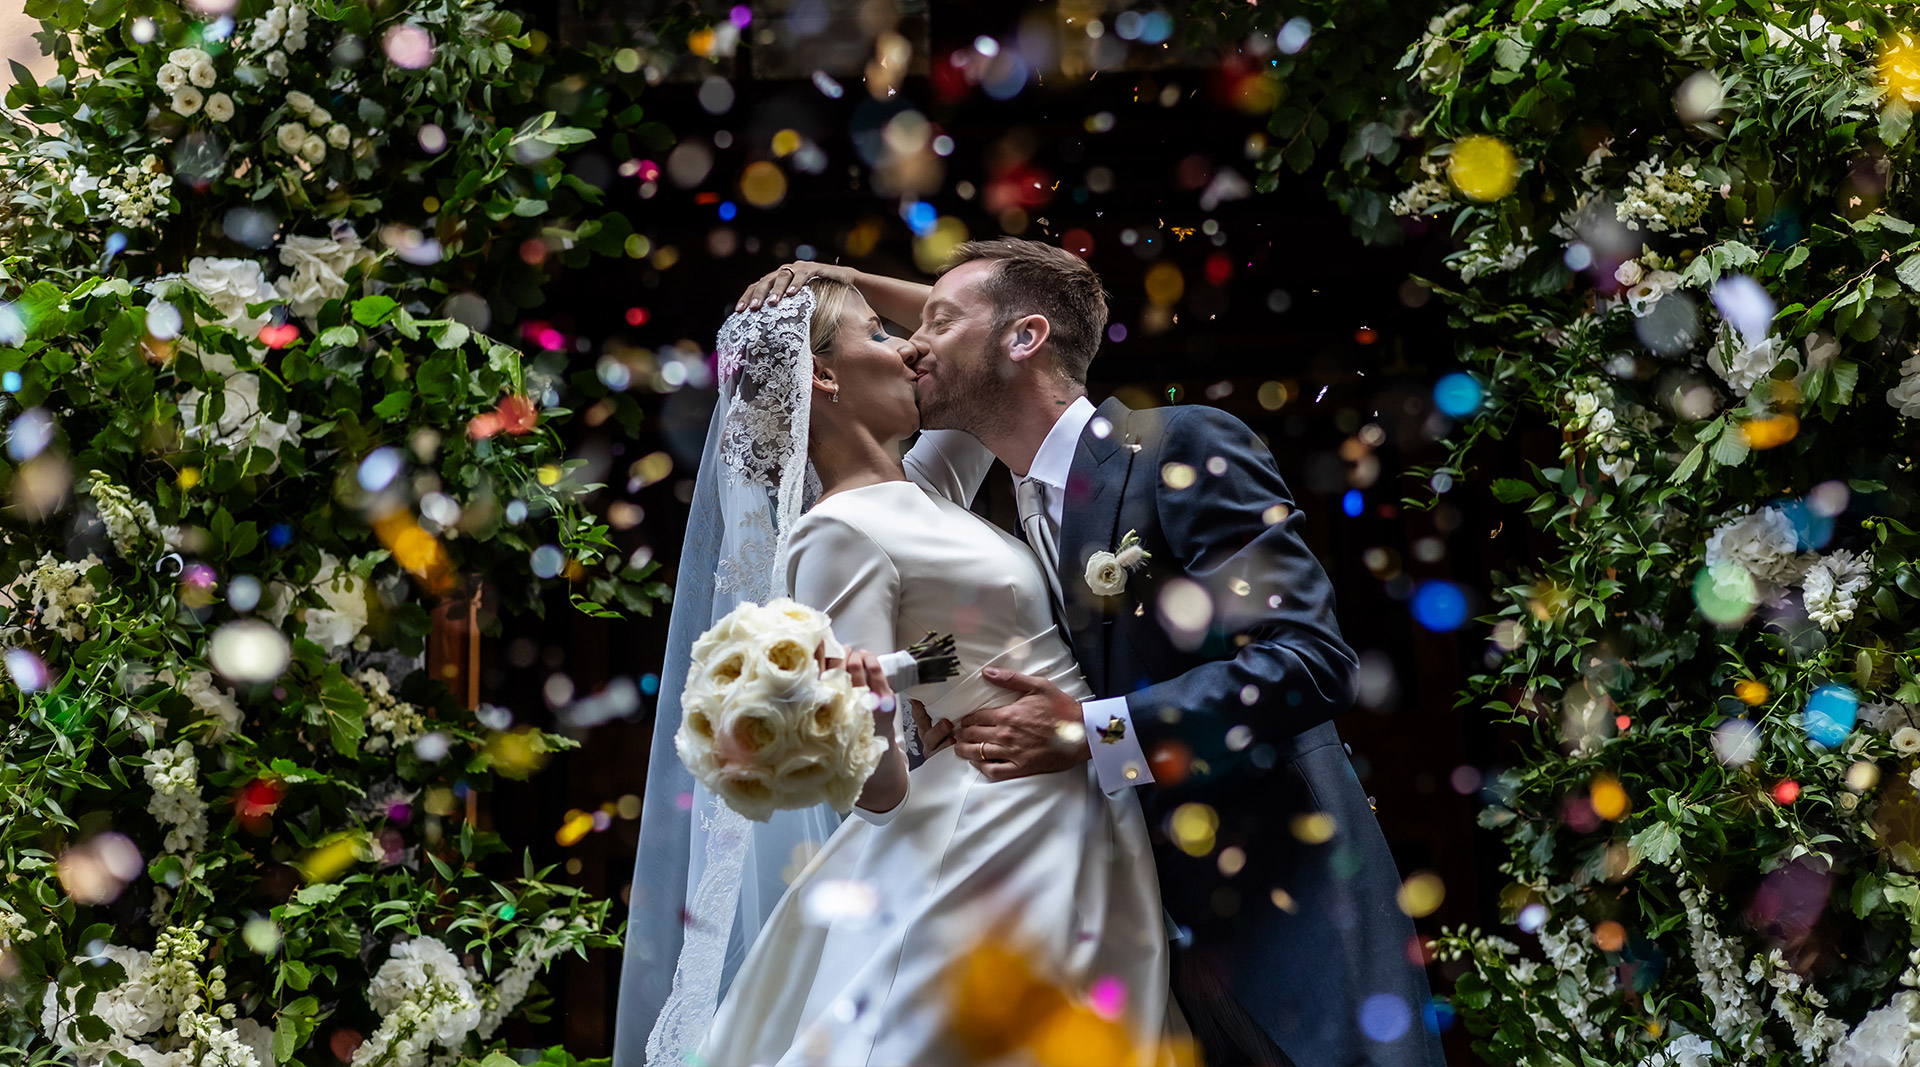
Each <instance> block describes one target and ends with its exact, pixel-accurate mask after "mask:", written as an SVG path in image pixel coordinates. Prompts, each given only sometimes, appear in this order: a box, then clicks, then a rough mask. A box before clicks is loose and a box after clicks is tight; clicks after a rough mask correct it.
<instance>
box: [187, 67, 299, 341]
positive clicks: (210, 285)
mask: <svg viewBox="0 0 1920 1067" xmlns="http://www.w3.org/2000/svg"><path fill="white" fill-rule="evenodd" d="M207 110H208V112H209V113H211V112H212V110H213V104H212V101H208V104H207ZM186 281H187V284H188V285H190V286H192V287H193V288H194V289H196V290H198V291H199V293H200V295H201V296H204V297H206V298H207V303H209V304H212V305H213V307H214V310H216V311H218V312H220V316H221V317H220V321H219V323H218V325H220V326H224V327H226V328H227V329H230V330H235V331H237V332H239V333H242V334H245V335H247V336H252V335H254V334H257V333H259V332H260V327H261V326H264V325H266V318H265V317H264V316H260V317H254V316H250V315H248V314H247V305H248V304H262V303H266V302H268V301H278V300H279V299H280V293H279V292H278V291H277V290H275V289H274V287H273V284H272V283H271V282H269V281H267V272H266V269H265V268H264V267H262V266H261V265H260V264H259V263H258V262H256V261H254V260H251V259H232V258H222V257H214V256H195V257H194V258H192V259H190V260H188V261H187V276H186ZM203 362H205V361H204V359H203ZM227 369H228V370H231V368H227Z"/></svg>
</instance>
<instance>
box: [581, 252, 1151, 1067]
mask: <svg viewBox="0 0 1920 1067" xmlns="http://www.w3.org/2000/svg"><path fill="white" fill-rule="evenodd" d="M891 284H894V285H899V286H901V288H902V290H903V291H902V292H899V293H890V292H889V293H882V294H877V295H876V300H877V301H879V302H881V303H883V304H884V305H885V306H886V308H887V310H888V311H890V312H894V313H896V315H895V317H896V319H897V320H902V321H904V320H907V319H908V317H909V316H910V317H911V321H910V322H909V324H910V325H911V324H917V321H918V317H919V316H918V308H919V306H920V300H919V298H920V295H921V294H920V293H918V292H911V291H907V290H917V289H918V288H919V287H913V286H908V285H906V284H905V283H891ZM718 355H719V360H720V377H721V380H722V384H721V403H720V406H719V408H717V409H716V411H715V414H714V422H713V428H712V429H711V430H710V432H709V437H708V454H707V456H706V457H705V458H704V459H703V462H702V466H701V468H700V475H699V479H700V484H699V485H698V486H697V487H696V491H695V496H694V501H693V503H694V516H693V519H692V520H691V521H690V524H689V531H688V553H687V556H686V558H685V559H683V562H682V568H681V575H682V578H681V589H680V592H679V594H678V595H676V598H675V606H674V620H673V635H672V637H670V639H669V649H668V659H667V664H666V671H665V672H664V673H666V677H665V678H663V682H662V689H661V694H662V697H663V699H662V701H661V706H660V709H659V714H658V718H657V719H656V722H655V724H654V736H655V744H654V750H653V751H654V759H653V762H652V764H651V768H650V771H649V782H648V791H647V803H646V809H645V814H644V815H643V821H642V841H641V857H640V861H639V864H638V869H637V873H636V878H635V882H634V888H633V892H634V894H635V895H634V900H633V910H634V919H633V923H632V924H631V929H630V933H629V950H628V959H627V970H626V974H625V975H624V976H623V983H622V984H623V989H622V996H621V1000H622V1006H621V1007H622V1012H623V1016H622V1018H621V1019H620V1030H619V1040H618V1044H617V1045H616V1050H615V1067H629V1065H635V1067H637V1065H638V1064H639V1063H641V1062H642V1060H641V1057H640V1055H639V1041H640V1040H641V1033H640V1032H638V1027H640V1026H644V1025H646V1024H647V1023H648V1022H651V1023H652V1026H651V1032H650V1034H647V1035H646V1037H645V1038H644V1039H645V1041H646V1054H645V1062H647V1063H650V1064H655V1065H666V1064H678V1063H681V1062H693V1063H705V1064H718V1065H725V1064H749V1063H754V1064H760V1063H780V1064H805V1063H817V1064H836V1065H839V1064H939V1063H958V1062H968V1061H970V1060H971V1059H974V1058H976V1054H977V1053H978V1052H979V1046H978V1045H977V1044H975V1045H973V1046H971V1047H972V1049H973V1051H972V1052H970V1051H969V1048H970V1046H969V1044H968V1042H969V1041H977V1039H978V1035H971V1034H967V1033H964V1032H962V1030H961V1029H960V1028H958V1027H957V1026H956V1023H955V1020H954V1010H955V1002H956V995H957V989H958V984H957V982H958V975H959V974H960V972H961V970H962V968H963V966H964V964H965V962H966V961H967V960H968V959H969V958H971V957H973V954H975V953H977V952H982V951H986V952H1000V953H1012V954H1016V955H1017V956H1018V957H1019V958H1020V959H1021V960H1022V961H1024V962H1023V966H1025V967H1027V968H1031V970H1032V972H1033V973H1034V975H1035V976H1036V977H1037V978H1039V979H1040V980H1042V981H1044V982H1045V983H1047V984H1048V985H1050V986H1052V987H1054V988H1056V989H1058V990H1060V991H1061V992H1062V993H1064V994H1065V996H1066V998H1068V1000H1067V1002H1068V1003H1076V1004H1086V1003H1088V997H1089V993H1090V991H1092V990H1094V989H1096V987H1097V988H1098V989H1099V990H1100V995H1099V996H1098V997H1097V1000H1098V1005H1097V1006H1098V1007H1099V1008H1100V1012H1099V1017H1101V1018H1104V1019H1107V1020H1110V1023H1109V1024H1106V1032H1107V1033H1108V1034H1110V1035H1111V1034H1114V1033H1116V1032H1117V1034H1118V1035H1119V1040H1120V1041H1121V1042H1123V1045H1124V1047H1128V1048H1130V1049H1132V1050H1133V1058H1135V1059H1136V1060H1138V1061H1141V1062H1150V1061H1152V1060H1153V1059H1155V1058H1156V1057H1160V1056H1163V1055H1165V1050H1166V1049H1167V1048H1168V1047H1169V1046H1167V1045H1165V1044H1164V1043H1163V1042H1164V1038H1165V1037H1166V1035H1167V1034H1168V1032H1169V1024H1170V1023H1171V1025H1172V1026H1173V1027H1178V1026H1179V1022H1178V1019H1177V1012H1176V1010H1175V1009H1174V1008H1173V1007H1172V1002H1171V999H1170V997H1169V995H1168V991H1167V967H1168V944H1167V938H1166V934H1165V931H1164V927H1163V925H1162V919H1161V908H1160V899H1159V889H1158V883H1157V881H1156V878H1155V874H1154V866H1153V855H1152V851H1151V849H1150V847H1149V844H1148V837H1147V830H1146V826H1145V823H1144V821H1143V818H1142V816H1141V812H1140V805H1139V803H1138V801H1137V800H1136V799H1135V798H1134V797H1133V796H1131V795H1129V794H1121V795H1118V796H1116V797H1108V796H1106V795H1104V794H1103V793H1102V792H1101V791H1100V788H1099V785H1098V781H1097V779H1096V778H1095V776H1094V771H1093V768H1092V765H1091V764H1080V765H1076V766H1075V767H1074V768H1072V769H1071V770H1066V771H1060V772H1056V773H1053V774H1041V775H1034V776H1031V777H1025V778H1017V779H1012V780H1008V781H999V782H995V781H990V780H989V779H988V778H987V777H986V776H984V775H983V774H982V773H981V772H980V770H979V769H977V768H976V767H975V766H974V765H973V764H970V763H967V762H965V761H963V760H961V759H959V758H958V757H957V755H956V753H955V751H954V749H953V748H952V747H951V746H947V747H942V748H939V749H938V750H937V751H934V752H932V753H931V754H929V755H927V756H926V757H925V760H924V762H921V763H920V764H919V765H918V766H916V767H914V768H913V769H912V770H911V772H910V773H909V771H908V761H907V757H906V754H905V753H904V752H903V750H902V746H901V745H899V744H897V743H895V744H892V745H891V747H890V749H889V752H888V754H887V757H886V760H885V762H883V764H882V766H881V768H880V769H879V770H878V771H876V772H875V773H874V775H873V777H872V778H870V779H869V780H868V784H867V788H866V791H865V792H864V793H863V794H862V796H861V798H860V800H859V803H858V806H857V807H856V809H855V815H854V817H851V818H848V819H846V820H845V821H844V822H842V823H841V824H840V825H839V826H838V828H837V829H831V833H830V836H829V835H828V834H827V833H826V832H825V831H827V830H828V829H830V828H831V825H832V819H831V816H830V813H825V814H823V812H821V811H815V812H801V813H781V817H777V818H776V819H775V820H774V821H773V822H772V823H768V824H756V825H754V826H748V825H746V824H745V823H744V820H741V819H740V817H739V816H737V815H734V814H733V813H732V812H731V810H730V809H726V808H725V807H724V806H722V805H719V804H718V803H717V802H716V801H714V800H712V798H710V797H709V796H707V795H706V794H704V792H703V791H702V790H701V789H700V788H699V787H698V786H697V785H695V784H692V783H691V782H690V780H689V779H687V778H686V776H685V774H684V770H683V769H682V768H680V767H679V765H678V761H677V760H675V759H674V758H673V756H672V754H671V753H672V748H671V744H670V743H669V744H668V745H667V746H666V747H665V752H664V753H663V751H662V745H661V739H662V738H671V736H672V734H673V732H674V730H675V728H676V727H677V726H678V717H679V710H678V706H677V700H676V699H675V695H677V692H678V687H679V685H680V683H681V678H682V677H683V675H684V670H685V661H686V659H687V644H688V642H689V641H690V639H691V635H692V634H697V633H698V632H699V630H701V629H703V628H704V627H705V626H706V625H707V624H708V623H709V622H710V621H711V620H712V619H714V618H717V617H718V616H720V615H722V614H724V613H725V611H727V610H729V609H730V608H731V607H732V605H733V604H734V603H737V602H738V601H739V600H741V599H765V598H767V597H770V596H776V595H780V594H783V593H788V592H790V593H791V594H792V595H793V596H794V598H795V599H798V600H800V601H802V602H803V603H806V604H810V605H812V606H814V607H816V608H819V609H821V610H823V611H825V612H826V613H827V614H828V615H829V616H830V617H831V618H832V620H833V629H834V634H835V637H836V638H837V639H838V640H839V641H840V642H841V643H842V644H843V645H845V646H847V647H848V648H850V649H865V650H871V651H875V652H879V651H887V650H891V649H895V648H902V647H905V646H906V645H908V644H910V643H912V642H914V641H916V640H918V639H920V638H921V637H922V636H923V635H925V634H926V633H928V632H929V631H936V630H937V631H940V632H951V633H953V634H954V637H955V641H956V644H957V647H958V652H959V659H960V664H961V666H960V674H959V675H958V676H957V677H956V678H954V679H952V680H951V681H947V682H942V683H939V684H935V685H921V686H917V687H914V688H912V689H909V690H907V691H906V693H904V694H903V695H904V696H905V697H907V698H910V699H911V700H913V701H914V702H916V704H924V706H925V716H926V718H925V719H922V720H921V721H922V722H923V723H926V722H929V721H937V720H957V719H959V718H960V717H961V716H963V715H965V714H966V713H968V712H970V711H974V710H976V709H979V708H983V707H989V706H994V705H997V704H1003V703H1006V702H1008V701H1009V700H1011V699H1012V698H1013V695H1014V694H1012V692H1011V691H1009V690H1006V689H1002V688H998V687H995V686H992V685H989V684H988V683H987V682H986V680H985V678H984V676H983V670H984V669H986V668H988V667H997V668H1005V669H1011V670H1017V671H1019V672H1021V673H1024V674H1031V675H1038V676H1042V677H1045V678H1048V679H1049V680H1051V681H1052V682H1054V683H1055V684H1056V685H1058V686H1060V688H1061V689H1063V690H1065V691H1067V692H1068V693H1070V694H1073V695H1076V696H1081V697H1085V696H1088V695H1090V694H1089V693H1088V691H1087V689H1086V686H1085V683H1084V682H1083V681H1082V680H1081V678H1080V674H1079V670H1078V668H1077V666H1076V665H1075V663H1074V661H1073V658H1072V654H1071V652H1070V651H1069V650H1068V646H1067V642H1066V641H1065V639H1064V638H1063V636H1062V635H1061V634H1060V633H1059V631H1058V630H1057V629H1056V628H1055V624H1054V620H1053V617H1052V611H1051V609H1050V607H1049V596H1048V592H1047V585H1046V582H1045V579H1044V577H1043V576H1042V572H1041V570H1040V565H1039V563H1038V562H1037V560H1036V559H1035V557H1034V555H1033V554H1032V552H1031V550H1029V549H1028V547H1027V546H1026V544H1025V543H1024V542H1022V541H1020V540H1018V539H1016V538H1013V537H1011V536H1009V535H1007V534H1005V533H1003V532H1001V531H1000V530H999V529H998V528H996V527H994V526H992V525H990V524H989V523H987V522H986V521H984V520H982V519H981V518H979V517H978V516H976V515H974V514H973V513H972V512H970V511H968V510H967V504H968V503H970V501H971V498H972V495H973V491H974V489H975V487H977V486H978V485H979V483H980V481H981V479H982V477H983V476H984V475H985V473H986V468H987V465H988V464H990V463H991V461H992V456H991V454H989V453H988V452H987V451H986V449H985V448H984V447H982V446H980V445H979V444H978V443H977V442H975V441H973V439H972V438H970V437H966V436H965V435H961V434H957V433H956V432H953V431H929V432H927V433H923V434H921V436H920V440H919V442H918V443H917V444H916V445H915V447H914V448H913V450H912V451H911V452H909V453H908V454H907V455H906V456H905V457H902V455H901V451H900V442H901V441H902V440H903V439H905V438H907V437H909V436H911V435H912V434H913V433H914V432H915V431H916V430H917V429H918V428H919V414H918V411H917V409H916V406H915V381H916V378H915V374H914V364H915V362H916V360H917V358H918V353H917V351H916V350H915V348H914V347H913V346H912V345H911V344H910V343H908V342H907V341H904V340H901V339H899V338H896V337H892V336H889V335H888V333H887V332H886V330H885V328H884V326H883V325H882V322H881V320H880V318H879V317H878V315H876V314H875V312H874V309H873V308H872V307H871V306H870V305H869V304H868V302H867V300H866V299H865V298H864V297H863V295H862V294H861V292H859V291H857V290H855V289H854V288H853V287H851V286H849V285H846V284H844V283H841V282H837V281H832V280H829V279H824V278H816V279H813V280H812V281H810V282H809V283H808V284H807V285H806V286H804V287H802V288H801V289H800V290H799V292H798V293H797V294H795V295H793V296H790V297H788V298H786V299H785V300H784V301H781V302H778V303H769V304H768V305H767V306H766V307H764V308H759V309H753V310H745V311H741V312H738V313H736V314H735V315H733V316H732V317H731V318H730V319H728V321H727V324H726V326H725V327H724V328H723V330H722V333H721V337H720V344H719V350H718ZM816 476H817V479H818V481H817V485H814V484H811V482H812V478H813V477H816ZM807 500H811V501H812V505H811V507H810V508H807V509H805V510H804V513H802V504H803V502H805V501H807ZM703 512H704V513H705V514H703ZM716 554H717V558H715V557H716ZM709 569H710V570H711V571H712V572H713V574H714V577H713V578H712V580H711V581H709V582H705V583H704V584H703V582H702V580H701V579H702V578H703V576H704V575H705V574H706V572H707V571H708V570H709ZM683 613H684V614H685V616H686V618H685V620H684V624H683ZM676 646H677V647H676ZM848 659H849V663H850V666H851V665H853V664H856V663H862V662H866V661H867V657H866V656H865V655H864V654H862V653H859V652H849V653H848ZM870 684H873V683H870ZM876 692H881V693H884V682H880V683H879V685H878V687H877V688H876ZM890 706H891V702H890V701H889V702H886V703H885V704H883V707H890ZM875 721H876V729H877V730H879V731H880V732H881V734H882V736H883V737H885V738H887V739H888V740H889V741H890V742H893V741H894V739H895V732H894V716H893V715H892V714H891V713H890V711H889V712H876V714H875ZM925 729H926V727H925V725H923V726H922V730H923V731H924V730H925ZM676 772H678V773H676ZM656 786H657V787H658V788H656ZM689 800H690V801H691V803H689V802H688V801H689ZM813 834H818V836H819V837H825V844H824V845H822V846H820V847H819V849H818V851H817V852H816V853H814V854H813V855H812V857H811V859H809V860H807V861H806V862H805V863H804V866H801V867H799V869H798V870H797V872H795V871H794V870H792V869H789V870H788V871H787V872H786V873H787V874H789V875H791V876H792V881H791V885H790V887H789V888H788V889H787V891H786V892H785V894H784V895H782V896H780V897H779V900H778V903H777V904H774V905H773V906H772V908H771V912H770V913H769V914H766V917H765V921H764V925H760V924H759V915H758V914H756V913H755V912H756V907H757V905H756V904H755V903H754V902H753V901H751V900H749V899H748V897H749V896H754V895H758V897H759V899H760V900H762V901H764V900H766V899H770V898H771V897H772V896H773V894H772V893H769V892H768V891H767V890H768V888H769V887H768V885H767V883H768V881H769V878H768V872H769V871H776V870H779V869H780V866H781V864H782V862H783V861H785V860H787V859H788V858H789V856H795V857H804V855H805V849H806V847H807V845H806V838H807V837H808V836H810V835H813ZM816 840H817V838H816ZM743 888H744V890H745V891H746V893H747V896H742V895H741V892H742V890H743ZM681 894H684V899H685V900H686V901H687V908H686V911H685V913H684V914H682V915H676V916H675V918H676V920H680V921H681V925H682V926H683V929H682V930H681V931H678V932H679V934H680V936H679V937H678V938H677V939H676V938H675V937H674V933H675V931H672V930H667V929H664V924H662V923H661V921H660V915H661V913H662V912H663V911H664V910H665V909H666V908H667V907H668V906H669V905H671V904H677V903H678V900H677V899H675V898H676V897H678V896H680V895H681ZM756 927H758V936H757V938H756V937H755V935H754V930H755V929H756ZM675 940H678V941H679V942H680V943H679V945H678V952H677V956H678V959H677V963H676V965H675V966H674V969H673V977H672V985H671V988H670V989H668V990H666V991H665V996H664V1003H662V1002H661V991H662V988H663V986H664V982H663V977H662V976H663V975H664V973H665V967H666V960H667V958H669V957H668V955H667V953H666V952H664V951H662V949H663V948H666V947H668V945H669V944H670V943H671V942H673V941H675ZM749 941H750V942H751V944H752V947H751V949H750V950H748V951H746V953H745V955H744V957H740V956H739V955H738V954H737V949H738V947H739V946H740V945H742V944H744V943H746V942H749ZM999 958H1002V959H1004V958H1007V957H1005V956H1001V957H999ZM728 972H732V973H731V985H730V987H728V988H727V989H726V991H725V999H724V1000H723V1001H718V1003H716V1000H717V998H718V995H719V992H720V987H721V986H722V984H723V983H724V982H725V980H726V978H727V976H728ZM1005 993H1006V994H1007V995H1012V994H1013V990H1012V989H1007V990H1005ZM654 1005H659V1007H658V1008H657V1018H656V1015H655V1011H656V1009H655V1007H654ZM1007 1007H1008V1006H1006V1005H998V1004H996V1005H991V1006H990V1008H992V1009H993V1010H1000V1011H1004V1010H1006V1009H1007Z"/></svg>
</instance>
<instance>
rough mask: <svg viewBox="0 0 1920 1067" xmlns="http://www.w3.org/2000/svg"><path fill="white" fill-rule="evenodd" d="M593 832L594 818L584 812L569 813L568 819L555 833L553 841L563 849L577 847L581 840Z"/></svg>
mask: <svg viewBox="0 0 1920 1067" xmlns="http://www.w3.org/2000/svg"><path fill="white" fill-rule="evenodd" d="M592 832H593V816H592V815H589V814H587V813H586V812H584V811H579V810H575V811H569V812H567V819H566V821H565V822H563V823H561V824H560V829H558V830H555V831H554V832H553V839H554V841H555V842H557V843H558V844H559V845H560V846H561V847H562V848H566V847H570V846H572V845H576V844H578V843H579V842H580V839H581V838H583V837H585V836H587V835H588V834H590V833H592Z"/></svg>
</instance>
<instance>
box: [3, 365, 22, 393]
mask: <svg viewBox="0 0 1920 1067" xmlns="http://www.w3.org/2000/svg"><path fill="white" fill-rule="evenodd" d="M25 384H26V383H25V382H23V381H21V380H20V372H19V371H17V370H10V371H8V372H7V373H5V374H0V389H5V390H6V391H7V392H9V393H17V392H19V391H20V387H21V386H22V385H25Z"/></svg>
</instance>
